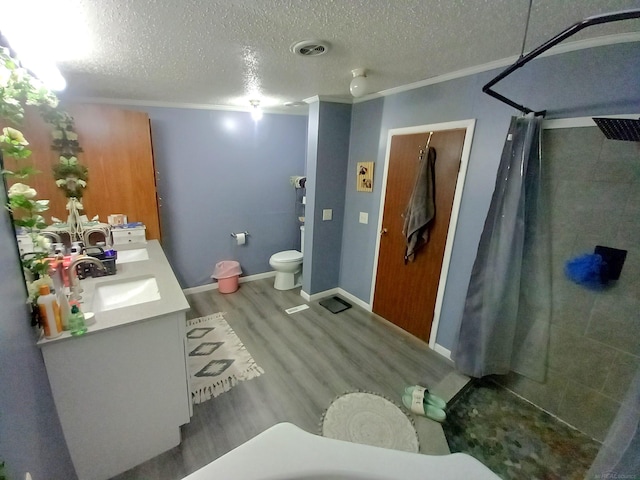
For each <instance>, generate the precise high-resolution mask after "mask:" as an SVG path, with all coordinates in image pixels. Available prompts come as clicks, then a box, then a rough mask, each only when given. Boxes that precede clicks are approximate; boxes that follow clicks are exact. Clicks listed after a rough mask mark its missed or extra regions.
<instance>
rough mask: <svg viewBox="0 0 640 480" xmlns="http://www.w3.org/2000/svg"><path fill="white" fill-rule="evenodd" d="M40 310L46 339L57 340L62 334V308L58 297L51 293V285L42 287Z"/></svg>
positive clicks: (39, 300)
mask: <svg viewBox="0 0 640 480" xmlns="http://www.w3.org/2000/svg"><path fill="white" fill-rule="evenodd" d="M38 308H39V309H40V317H41V318H42V326H43V328H44V337H45V338H56V337H59V336H60V335H61V334H62V320H61V319H60V307H59V306H58V302H57V300H56V296H55V295H54V294H52V293H51V290H50V289H49V285H42V286H41V287H40V296H39V297H38Z"/></svg>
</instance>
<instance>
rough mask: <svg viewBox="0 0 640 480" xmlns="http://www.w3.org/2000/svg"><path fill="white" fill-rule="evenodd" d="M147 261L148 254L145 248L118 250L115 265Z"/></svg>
mask: <svg viewBox="0 0 640 480" xmlns="http://www.w3.org/2000/svg"><path fill="white" fill-rule="evenodd" d="M142 260H149V252H147V249H146V248H136V249H135V250H120V251H118V258H117V259H116V263H129V262H140V261H142Z"/></svg>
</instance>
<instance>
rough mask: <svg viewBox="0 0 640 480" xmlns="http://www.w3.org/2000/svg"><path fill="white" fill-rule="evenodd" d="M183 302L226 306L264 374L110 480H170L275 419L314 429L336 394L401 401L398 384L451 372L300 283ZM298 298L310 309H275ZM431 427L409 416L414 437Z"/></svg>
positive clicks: (216, 308)
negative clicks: (174, 442) (305, 294)
mask: <svg viewBox="0 0 640 480" xmlns="http://www.w3.org/2000/svg"><path fill="white" fill-rule="evenodd" d="M187 299H188V301H189V304H190V305H191V310H190V311H189V312H188V313H187V318H195V317H200V316H205V315H209V314H211V313H215V312H226V313H225V319H226V320H227V322H228V323H229V324H230V325H231V327H232V328H233V329H234V331H235V332H236V334H237V335H238V337H239V338H240V340H241V341H242V342H243V343H244V345H245V346H246V348H247V349H248V350H249V352H250V353H251V355H252V356H253V358H254V359H255V361H256V362H257V363H258V365H260V366H261V367H262V368H263V369H264V371H265V373H264V374H263V375H262V376H260V377H258V378H255V379H252V380H248V381H245V382H242V383H240V384H239V385H237V386H236V387H234V388H232V389H231V390H230V391H229V392H227V393H224V394H222V395H220V396H218V397H216V398H213V399H211V400H209V401H207V402H204V403H202V404H199V405H195V406H194V413H193V417H192V418H191V422H190V423H189V424H187V425H185V426H184V427H183V429H182V436H183V440H182V443H181V444H180V445H179V446H178V447H176V448H174V449H172V450H170V451H168V452H165V453H164V454H162V455H159V456H158V457H155V458H153V459H151V460H149V461H148V462H146V463H144V464H142V465H139V466H138V467H136V468H134V469H132V470H129V471H128V472H125V473H123V474H122V475H119V476H117V477H115V478H116V479H117V480H179V479H182V478H183V477H185V476H186V475H188V474H190V473H192V472H194V471H196V470H198V469H199V468H201V467H203V466H204V465H206V464H208V463H209V462H211V461H213V460H215V459H216V458H218V457H220V456H221V455H223V454H225V453H227V452H228V451H230V450H232V449H233V448H235V447H237V446H238V445H240V444H242V443H244V442H246V441H247V440H249V439H250V438H252V437H254V436H256V435H257V434H259V433H261V432H263V431H264V430H266V429H267V428H269V427H271V426H273V425H275V424H276V423H280V422H291V423H293V424H295V425H297V426H299V427H300V428H303V429H304V430H307V431H309V432H312V433H318V432H319V422H320V419H321V417H322V414H323V412H324V411H325V410H326V409H327V407H328V406H329V404H330V403H331V401H332V400H333V399H334V398H335V397H336V396H338V395H340V394H342V393H345V392H348V391H354V390H365V391H370V392H375V393H378V394H381V395H383V396H386V397H387V398H389V399H391V400H393V401H394V402H396V403H397V404H399V405H401V404H402V401H401V394H402V392H403V390H404V388H405V386H407V385H415V384H421V385H426V386H434V385H436V384H438V383H439V382H440V381H441V380H442V379H443V378H444V377H445V376H447V375H448V374H449V373H451V372H452V371H453V367H452V366H451V365H450V363H449V362H448V361H446V360H445V359H444V358H443V357H441V356H440V355H438V354H436V353H435V352H433V351H432V350H430V349H429V347H428V346H427V345H426V344H425V343H424V342H422V341H420V340H418V339H416V338H414V337H412V336H410V335H408V334H405V333H403V332H401V331H399V330H398V329H397V328H396V327H394V326H393V325H390V324H388V323H387V322H385V321H384V320H382V319H381V318H380V317H378V316H377V315H375V314H373V313H370V312H367V311H365V310H364V309H362V308H360V307H358V306H356V305H354V306H353V308H351V309H349V310H346V311H344V312H341V313H338V314H332V313H331V312H329V311H328V310H326V309H325V308H323V307H322V306H320V305H319V304H318V302H317V301H315V302H305V301H304V300H303V298H302V297H301V296H300V294H299V289H294V290H289V291H284V292H282V291H278V290H275V289H274V288H273V279H272V278H268V279H264V280H257V281H253V282H247V283H243V284H241V285H240V289H239V290H238V291H237V292H235V293H232V294H227V295H225V294H221V293H219V292H218V291H217V290H211V291H207V292H203V293H198V294H193V295H189V296H187ZM304 303H308V305H309V307H310V308H309V309H307V310H303V311H300V312H297V313H294V314H291V315H288V314H287V313H285V311H284V310H285V309H287V308H290V307H294V306H297V305H301V304H304ZM149 408H153V405H150V406H149ZM421 422H423V423H421ZM433 423H434V422H430V421H429V420H426V419H424V418H422V419H416V428H417V430H418V433H419V435H420V436H422V435H421V430H424V429H425V428H427V429H428V428H430V427H429V424H433ZM423 443H424V442H423V438H421V450H424V449H423V445H422V444H423ZM429 453H446V452H429Z"/></svg>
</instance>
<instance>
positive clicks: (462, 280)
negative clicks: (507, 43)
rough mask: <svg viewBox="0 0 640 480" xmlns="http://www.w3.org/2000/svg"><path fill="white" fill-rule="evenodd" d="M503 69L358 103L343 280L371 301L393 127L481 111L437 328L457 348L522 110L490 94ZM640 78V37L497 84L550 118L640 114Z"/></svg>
mask: <svg viewBox="0 0 640 480" xmlns="http://www.w3.org/2000/svg"><path fill="white" fill-rule="evenodd" d="M496 73H498V71H493V72H485V73H482V74H478V75H473V76H469V77H464V78H460V79H456V80H451V81H448V82H443V83H439V84H435V85H430V86H426V87H423V88H420V89H416V90H411V91H408V92H404V93H400V94H397V95H392V96H388V97H384V98H380V99H376V100H372V101H369V102H364V103H358V104H356V105H354V107H353V116H352V122H351V144H350V152H349V168H348V178H347V185H348V187H347V190H346V209H345V223H344V227H343V238H342V259H341V269H340V287H342V288H343V289H345V290H346V291H348V292H350V293H352V294H354V295H356V296H357V297H358V298H360V299H362V300H364V301H365V302H369V300H370V295H371V281H372V276H373V262H374V256H375V244H376V236H377V232H376V227H377V224H378V216H379V215H380V212H379V207H380V196H381V193H382V185H381V181H382V172H383V169H384V163H385V154H386V143H387V135H388V130H389V129H392V128H400V127H407V126H414V125H425V124H431V123H440V122H447V121H454V120H465V119H470V118H475V119H477V122H476V129H475V134H474V139H473V144H472V150H471V158H470V161H469V166H468V170H467V177H466V182H465V186H464V192H463V197H462V205H461V208H460V212H459V217H458V226H457V232H456V237H455V242H454V246H453V252H452V257H451V266H450V269H449V276H448V281H447V285H446V290H445V294H444V299H443V305H442V312H441V317H440V327H439V331H438V337H437V342H438V343H439V344H440V345H442V346H443V347H445V348H447V349H451V348H452V346H453V342H454V338H455V334H456V331H457V328H458V326H459V322H460V318H461V316H462V310H463V306H464V300H465V296H466V291H467V286H468V282H469V276H470V274H471V268H472V266H473V261H474V259H475V254H476V250H477V245H478V241H479V239H480V234H481V232H482V227H483V224H484V219H485V216H486V213H487V210H488V206H489V202H490V200H491V195H492V192H493V187H494V183H495V175H496V171H497V167H498V162H499V159H500V152H501V151H502V146H503V143H504V136H505V134H506V131H507V127H508V125H509V119H510V116H511V115H514V114H517V112H516V111H515V110H513V109H511V108H509V107H507V106H506V105H503V104H502V103H500V102H498V101H497V100H494V99H492V98H491V97H489V96H488V95H485V94H483V93H482V86H483V85H484V84H485V83H487V82H488V81H489V80H490V79H491V78H493V76H495V74H496ZM639 78H640V45H639V44H638V43H627V44H618V45H611V46H606V47H598V48H594V49H587V50H580V51H576V52H570V53H566V54H562V55H556V56H552V57H546V58H539V59H536V60H535V61H534V62H532V63H531V64H529V65H527V66H525V67H523V68H522V69H521V70H519V71H518V72H517V73H516V74H515V75H513V76H512V77H509V78H507V79H506V80H504V81H502V82H500V83H499V84H498V85H497V86H496V88H495V89H496V91H498V92H500V93H503V94H505V95H507V96H511V97H512V98H513V99H514V100H516V101H517V102H519V103H524V104H525V105H527V106H530V107H531V108H534V109H547V110H548V111H549V113H548V116H547V118H561V117H576V116H587V115H597V114H607V113H609V114H611V113H636V112H638V111H640V81H638V79H639ZM630 99H633V100H632V101H630ZM372 160H373V161H375V162H376V165H375V174H374V175H375V176H374V192H373V194H370V193H360V192H355V188H351V186H352V185H354V184H355V181H354V180H353V176H354V175H355V166H356V163H357V162H360V161H372ZM361 211H363V212H368V213H369V224H368V225H363V224H359V223H358V214H359V212H361Z"/></svg>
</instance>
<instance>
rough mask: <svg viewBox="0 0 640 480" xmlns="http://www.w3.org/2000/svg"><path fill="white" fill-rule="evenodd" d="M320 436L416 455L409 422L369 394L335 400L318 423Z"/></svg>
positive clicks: (414, 434) (395, 408) (386, 402)
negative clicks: (320, 424) (319, 424)
mask: <svg viewBox="0 0 640 480" xmlns="http://www.w3.org/2000/svg"><path fill="white" fill-rule="evenodd" d="M321 433H322V436H323V437H327V438H334V439H337V440H345V441H347V442H353V443H362V444H364V445H373V446H375V447H383V448H390V449H393V450H402V451H405V452H413V453H418V450H419V443H418V433H417V432H416V429H415V427H414V426H413V422H412V421H411V420H410V419H409V417H407V416H406V415H405V414H404V413H403V412H402V410H400V408H399V407H398V406H396V405H394V404H393V403H392V402H390V401H389V400H387V399H386V398H383V397H381V396H379V395H376V394H373V393H364V392H353V393H346V394H344V395H341V396H340V397H338V398H336V399H335V400H334V401H333V402H332V403H331V405H329V408H328V409H327V411H326V412H325V414H324V416H323V419H322V431H321Z"/></svg>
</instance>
